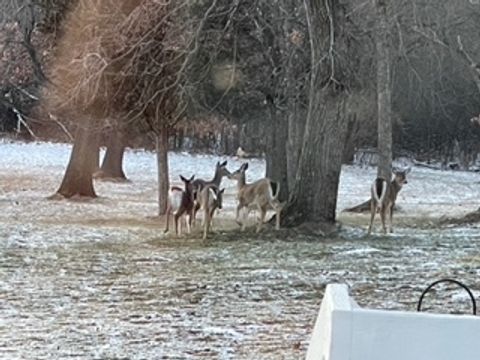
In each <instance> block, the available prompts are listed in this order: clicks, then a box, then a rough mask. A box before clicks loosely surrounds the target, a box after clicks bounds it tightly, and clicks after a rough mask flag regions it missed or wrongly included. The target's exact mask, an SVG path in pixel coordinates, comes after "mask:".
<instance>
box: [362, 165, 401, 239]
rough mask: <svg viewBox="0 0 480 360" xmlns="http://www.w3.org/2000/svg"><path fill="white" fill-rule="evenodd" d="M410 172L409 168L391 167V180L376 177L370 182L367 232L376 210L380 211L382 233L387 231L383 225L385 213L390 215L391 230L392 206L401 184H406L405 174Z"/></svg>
mask: <svg viewBox="0 0 480 360" xmlns="http://www.w3.org/2000/svg"><path fill="white" fill-rule="evenodd" d="M409 172H410V168H408V169H406V170H398V169H393V175H394V177H393V180H391V182H390V183H389V182H387V180H386V179H384V178H381V177H379V178H376V179H375V181H374V182H373V184H372V190H371V192H372V198H371V200H370V212H371V214H370V215H371V216H370V226H369V227H368V234H369V235H370V233H371V232H372V225H373V220H374V218H375V214H376V213H377V212H379V213H380V218H381V220H382V227H383V233H384V234H386V233H387V228H386V226H385V218H386V217H387V214H388V215H389V217H390V232H391V233H392V232H393V225H392V218H393V208H394V206H395V201H396V200H397V195H398V193H399V192H400V190H401V189H402V186H403V185H405V184H407V174H408V173H409Z"/></svg>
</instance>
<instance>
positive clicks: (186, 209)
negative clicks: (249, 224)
mask: <svg viewBox="0 0 480 360" xmlns="http://www.w3.org/2000/svg"><path fill="white" fill-rule="evenodd" d="M247 169H248V163H244V164H242V165H241V166H240V168H239V169H238V170H236V171H234V172H230V171H228V169H227V162H226V161H224V162H222V163H220V162H217V165H216V167H215V174H214V176H213V179H212V180H210V181H207V180H203V179H195V176H192V177H191V178H190V179H186V178H185V177H183V176H181V175H180V179H181V180H182V181H183V183H184V185H185V186H184V188H183V189H182V188H180V187H178V186H172V187H171V188H170V191H169V194H168V206H167V223H166V228H165V232H168V230H169V222H170V216H171V215H173V218H174V221H175V233H176V234H177V235H178V233H179V226H178V225H179V220H182V217H185V222H186V224H187V225H186V226H187V232H188V233H190V231H191V227H192V225H194V224H195V218H196V215H197V212H198V211H199V210H201V209H202V210H203V239H206V238H207V235H208V232H209V231H210V227H211V223H212V218H213V215H214V214H215V211H216V210H217V209H222V206H223V193H224V191H225V189H220V184H221V182H222V179H223V178H224V177H227V178H228V179H231V180H236V181H237V201H238V203H237V207H236V215H235V221H236V222H237V223H238V224H239V225H240V226H241V228H242V230H244V229H245V224H246V217H247V216H248V213H249V211H250V210H258V211H259V212H260V217H259V218H258V220H257V232H259V231H260V230H261V229H262V225H263V224H264V222H265V216H266V214H267V210H268V209H272V210H274V211H275V215H276V224H275V228H276V229H277V230H278V229H280V215H281V211H282V209H283V207H284V204H283V203H280V201H279V200H278V193H279V190H280V184H279V183H277V182H275V181H272V180H270V179H268V178H263V179H260V180H257V181H255V182H253V183H250V184H247V183H246V176H245V172H246V171H247ZM409 172H410V168H408V169H406V170H398V169H395V168H394V169H393V175H394V177H393V180H391V181H387V180H386V179H384V178H380V177H379V178H377V179H375V181H374V183H373V185H372V188H371V199H370V213H371V216H370V225H369V227H368V234H370V233H371V231H372V225H373V220H374V218H375V214H376V213H380V218H381V221H382V228H383V232H384V233H386V232H387V228H386V225H385V220H386V218H387V216H388V217H389V220H390V226H389V231H390V232H393V226H392V218H393V208H394V206H395V201H396V199H397V195H398V193H399V192H400V190H401V188H402V186H403V185H404V184H406V183H407V174H408V173H409ZM242 210H244V212H243V213H244V215H243V220H242V221H240V212H241V211H242ZM180 225H181V221H180ZM180 232H181V228H180Z"/></svg>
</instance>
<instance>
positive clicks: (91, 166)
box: [57, 127, 98, 198]
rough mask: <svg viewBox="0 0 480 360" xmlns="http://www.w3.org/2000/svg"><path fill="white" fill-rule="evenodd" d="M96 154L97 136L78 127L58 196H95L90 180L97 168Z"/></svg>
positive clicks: (88, 130)
mask: <svg viewBox="0 0 480 360" xmlns="http://www.w3.org/2000/svg"><path fill="white" fill-rule="evenodd" d="M97 154H98V134H97V133H95V132H92V130H90V129H87V128H83V127H78V129H77V131H76V134H75V142H74V144H73V149H72V154H71V155H70V161H69V163H68V166H67V170H66V171H65V175H64V177H63V181H62V184H61V185H60V188H59V189H58V191H57V194H58V195H61V196H63V197H65V198H72V197H77V196H78V197H90V198H94V197H96V196H97V195H96V194H95V190H94V188H93V180H92V175H93V172H94V170H95V169H96V167H97V166H98V163H96V162H95V161H96V159H97Z"/></svg>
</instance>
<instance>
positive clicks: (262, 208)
mask: <svg viewBox="0 0 480 360" xmlns="http://www.w3.org/2000/svg"><path fill="white" fill-rule="evenodd" d="M257 206H258V210H259V211H260V219H259V221H258V224H257V233H259V232H260V230H262V225H263V222H264V221H265V215H266V214H267V209H266V207H265V206H261V205H260V204H257Z"/></svg>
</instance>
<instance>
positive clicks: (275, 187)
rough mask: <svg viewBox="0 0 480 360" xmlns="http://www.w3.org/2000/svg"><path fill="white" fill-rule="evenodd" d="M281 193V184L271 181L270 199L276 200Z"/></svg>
mask: <svg viewBox="0 0 480 360" xmlns="http://www.w3.org/2000/svg"><path fill="white" fill-rule="evenodd" d="M279 193H280V183H279V182H276V181H272V180H270V198H271V199H272V200H276V199H277V198H278V194H279Z"/></svg>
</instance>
